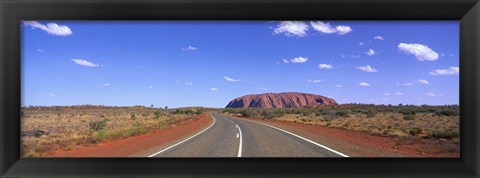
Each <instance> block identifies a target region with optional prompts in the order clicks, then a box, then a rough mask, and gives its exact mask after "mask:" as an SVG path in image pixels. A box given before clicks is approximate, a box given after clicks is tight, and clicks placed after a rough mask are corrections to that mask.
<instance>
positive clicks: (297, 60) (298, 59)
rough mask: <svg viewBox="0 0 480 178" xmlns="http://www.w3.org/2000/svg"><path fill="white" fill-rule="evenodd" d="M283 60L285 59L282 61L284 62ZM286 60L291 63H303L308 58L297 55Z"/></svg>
mask: <svg viewBox="0 0 480 178" xmlns="http://www.w3.org/2000/svg"><path fill="white" fill-rule="evenodd" d="M285 60H286V59H283V62H284V63H285ZM288 61H290V62H291V63H305V62H307V61H308V58H306V57H301V56H299V57H296V58H293V59H289V60H288Z"/></svg>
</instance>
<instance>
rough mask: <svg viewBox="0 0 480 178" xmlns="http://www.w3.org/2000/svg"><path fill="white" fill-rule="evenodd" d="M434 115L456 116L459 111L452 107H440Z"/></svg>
mask: <svg viewBox="0 0 480 178" xmlns="http://www.w3.org/2000/svg"><path fill="white" fill-rule="evenodd" d="M435 114H436V115H445V116H458V115H459V114H460V113H459V112H458V111H455V110H452V109H442V110H440V111H437V112H435Z"/></svg>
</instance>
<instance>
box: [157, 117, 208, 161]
mask: <svg viewBox="0 0 480 178" xmlns="http://www.w3.org/2000/svg"><path fill="white" fill-rule="evenodd" d="M210 116H211V117H212V119H213V123H212V124H211V125H210V126H208V127H207V128H206V129H204V130H202V131H201V132H198V133H197V134H195V135H193V136H191V137H188V138H187V139H185V140H183V141H181V142H178V143H176V144H175V145H172V146H169V147H167V148H165V149H163V150H161V151H159V152H156V153H154V154H152V155H150V156H148V157H154V156H155V155H158V154H160V153H162V152H164V151H167V150H168V149H170V148H173V147H175V146H177V145H180V144H182V143H183V142H186V141H187V140H190V139H192V138H193V137H196V136H197V135H200V134H201V133H203V132H205V131H206V130H208V129H209V128H210V127H212V126H213V124H215V117H213V116H212V115H210Z"/></svg>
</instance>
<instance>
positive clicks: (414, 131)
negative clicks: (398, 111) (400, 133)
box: [408, 127, 423, 136]
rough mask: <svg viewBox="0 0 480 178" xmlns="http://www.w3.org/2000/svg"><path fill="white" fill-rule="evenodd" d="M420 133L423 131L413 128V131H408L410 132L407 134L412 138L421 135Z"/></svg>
mask: <svg viewBox="0 0 480 178" xmlns="http://www.w3.org/2000/svg"><path fill="white" fill-rule="evenodd" d="M422 131H423V130H422V129H421V128H418V127H415V128H413V129H410V130H409V131H408V133H409V134H410V135H412V136H416V135H418V134H420V133H422Z"/></svg>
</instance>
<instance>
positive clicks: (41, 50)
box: [37, 49, 45, 53]
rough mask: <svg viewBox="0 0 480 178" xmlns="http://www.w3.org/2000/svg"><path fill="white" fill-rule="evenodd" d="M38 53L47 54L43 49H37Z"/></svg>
mask: <svg viewBox="0 0 480 178" xmlns="http://www.w3.org/2000/svg"><path fill="white" fill-rule="evenodd" d="M37 52H39V53H43V52H45V51H44V50H43V49H37Z"/></svg>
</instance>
